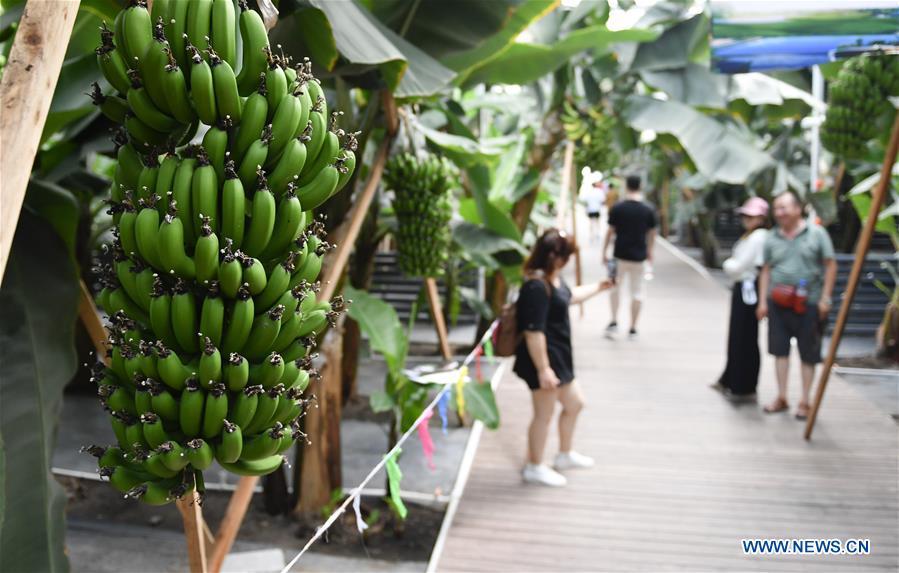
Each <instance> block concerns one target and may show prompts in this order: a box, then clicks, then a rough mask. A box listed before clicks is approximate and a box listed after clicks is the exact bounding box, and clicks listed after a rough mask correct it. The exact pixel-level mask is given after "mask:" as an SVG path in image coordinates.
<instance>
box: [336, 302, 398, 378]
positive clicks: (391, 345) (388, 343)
mask: <svg viewBox="0 0 899 573" xmlns="http://www.w3.org/2000/svg"><path fill="white" fill-rule="evenodd" d="M343 294H344V296H345V297H346V298H347V299H348V300H351V301H353V303H352V304H351V305H350V307H349V310H348V311H347V314H348V315H349V317H350V318H352V319H353V320H355V321H356V322H358V323H359V328H360V329H361V330H362V332H364V333H365V335H366V336H367V337H368V340H369V342H370V343H371V347H372V348H373V349H374V350H376V351H377V352H380V353H381V354H382V355H383V356H384V360H385V361H386V362H387V368H388V369H389V370H390V372H391V374H392V375H393V376H400V375H401V374H402V370H403V368H404V367H405V363H406V354H407V353H408V351H409V341H408V339H407V338H406V333H405V332H404V331H403V326H402V324H400V319H399V318H398V317H397V314H396V311H395V310H394V309H393V307H392V306H390V305H389V304H387V303H386V302H384V301H383V300H381V299H379V298H377V297H375V296H373V295H371V294H369V293H367V292H365V291H362V290H357V289H354V288H352V287H350V286H347V287H346V288H344V291H343Z"/></svg>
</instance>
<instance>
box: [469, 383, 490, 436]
mask: <svg viewBox="0 0 899 573" xmlns="http://www.w3.org/2000/svg"><path fill="white" fill-rule="evenodd" d="M462 395H463V396H464V397H465V409H466V410H467V411H468V413H469V414H471V416H472V417H473V418H474V419H475V420H480V421H481V422H483V423H484V425H485V426H487V427H488V428H490V429H491V430H495V429H497V428H499V408H498V407H497V406H496V398H495V397H494V395H493V387H491V386H490V384H489V383H486V382H483V383H481V382H472V383H470V384H466V385H465V386H463V387H462Z"/></svg>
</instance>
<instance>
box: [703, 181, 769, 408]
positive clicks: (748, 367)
mask: <svg viewBox="0 0 899 573" xmlns="http://www.w3.org/2000/svg"><path fill="white" fill-rule="evenodd" d="M737 212H738V213H740V215H742V222H743V228H744V229H746V232H745V233H743V236H742V237H740V240H739V241H737V242H736V243H735V244H734V248H733V251H732V254H731V256H730V258H729V259H727V260H726V261H724V272H725V273H727V276H728V277H730V278H731V279H732V280H733V281H734V286H733V292H732V296H731V303H730V328H729V333H728V337H727V366H726V367H725V368H724V373H723V374H721V377H720V378H719V379H718V382H716V383H715V384H713V385H712V388H714V389H715V390H718V391H720V392H721V393H722V394H724V395H725V396H727V397H729V398H739V399H753V398H755V387H756V384H757V383H758V377H759V365H760V363H761V356H760V354H759V342H758V338H759V321H758V319H757V318H756V316H755V309H756V305H757V304H758V289H757V286H758V283H757V281H758V274H759V268H761V266H762V247H763V246H764V244H765V237H766V236H767V234H768V229H767V226H768V202H767V201H765V200H764V199H762V198H761V197H751V198H749V200H747V201H746V202H745V203H743V206H742V207H740V208H739V209H738V210H737Z"/></svg>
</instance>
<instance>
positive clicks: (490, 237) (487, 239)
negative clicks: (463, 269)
mask: <svg viewBox="0 0 899 573" xmlns="http://www.w3.org/2000/svg"><path fill="white" fill-rule="evenodd" d="M453 240H454V241H455V242H456V244H458V245H459V246H460V247H462V248H463V249H465V250H466V251H467V252H469V253H476V254H479V255H492V254H494V253H499V252H502V251H514V252H517V253H520V254H521V255H527V249H525V248H524V247H523V246H522V244H521V243H520V242H518V241H515V240H512V239H509V238H508V237H504V236H502V235H500V234H499V233H496V232H494V231H491V230H490V229H488V228H486V227H482V226H480V225H474V224H472V223H468V222H465V223H459V224H458V225H456V227H455V228H454V229H453Z"/></svg>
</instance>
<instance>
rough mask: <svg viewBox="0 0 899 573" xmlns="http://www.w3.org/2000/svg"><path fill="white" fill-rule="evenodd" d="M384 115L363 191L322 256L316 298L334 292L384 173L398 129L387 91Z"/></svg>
mask: <svg viewBox="0 0 899 573" xmlns="http://www.w3.org/2000/svg"><path fill="white" fill-rule="evenodd" d="M382 97H383V105H384V115H385V118H386V121H387V135H386V136H385V137H384V140H383V141H382V142H381V146H380V147H379V148H378V152H377V154H376V155H375V160H374V163H373V164H372V167H371V171H370V172H369V175H368V181H366V182H365V187H363V189H362V193H361V194H360V195H359V197H358V198H356V200H355V201H354V202H353V206H352V208H351V209H350V213H349V216H347V218H346V219H345V220H344V222H343V223H342V224H341V225H340V226H339V227H338V228H337V230H335V231H334V233H333V235H332V236H333V241H332V242H334V243H336V244H337V250H336V251H335V252H334V254H332V255H331V256H330V257H327V258H326V259H325V263H324V269H323V271H322V276H323V277H324V278H323V280H322V290H321V293H320V294H319V298H321V299H323V300H327V299H330V298H331V297H332V296H333V295H334V290H335V289H336V288H337V283H339V282H340V276H341V275H342V274H343V269H344V267H346V264H347V261H349V259H350V253H351V252H352V250H353V247H354V246H355V244H356V239H357V238H358V237H359V230H360V229H361V228H362V223H363V222H364V221H365V215H366V214H367V213H368V209H369V207H370V206H371V202H372V199H374V197H375V191H377V190H378V185H379V184H380V183H381V175H383V173H384V165H385V164H386V163H387V155H388V154H389V153H390V145H391V143H393V138H394V137H395V136H396V130H397V129H398V125H399V123H398V121H399V120H398V115H397V110H396V102H395V101H394V99H393V95H392V94H391V93H390V92H387V91H385V92H383V96H382Z"/></svg>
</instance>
